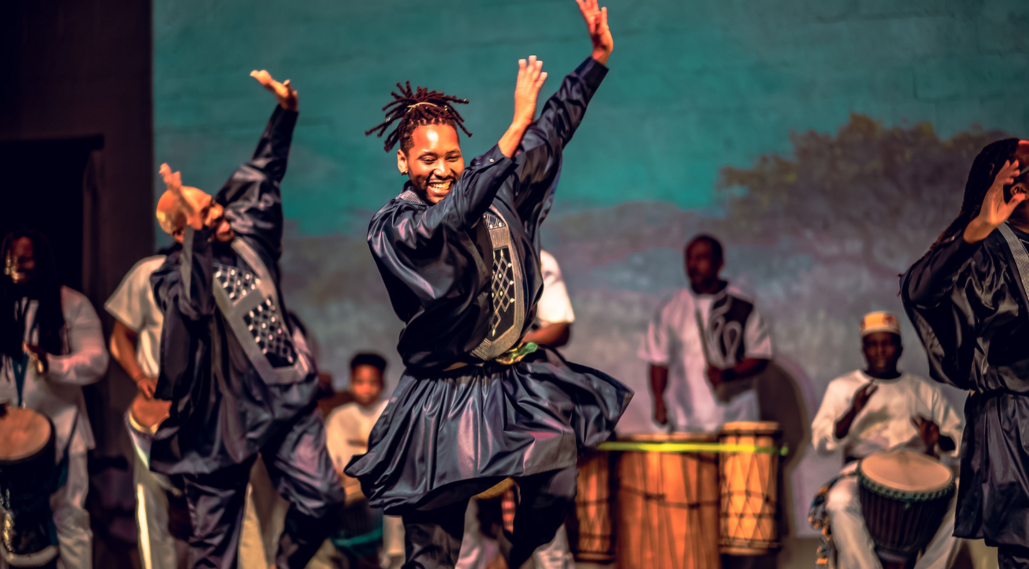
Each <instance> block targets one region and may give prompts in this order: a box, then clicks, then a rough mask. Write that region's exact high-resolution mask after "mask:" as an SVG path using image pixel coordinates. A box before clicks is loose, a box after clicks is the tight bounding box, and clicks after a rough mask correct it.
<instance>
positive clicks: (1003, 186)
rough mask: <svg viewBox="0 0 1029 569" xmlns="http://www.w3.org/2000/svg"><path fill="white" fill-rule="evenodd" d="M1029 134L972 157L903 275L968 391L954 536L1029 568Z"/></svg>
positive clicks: (916, 316) (915, 309) (938, 348)
mask: <svg viewBox="0 0 1029 569" xmlns="http://www.w3.org/2000/svg"><path fill="white" fill-rule="evenodd" d="M1027 163H1029V141H1019V140H1018V139H1009V140H1002V141H999V142H994V143H993V144H990V145H989V146H987V147H986V148H984V149H983V150H982V152H981V153H980V154H979V156H978V157H977V158H976V159H975V163H974V164H973V165H972V171H971V173H970V174H969V176H968V182H967V184H966V186H965V197H964V201H963V203H962V206H961V213H960V215H959V216H958V218H957V219H956V220H954V222H953V223H952V224H951V226H950V227H949V228H948V229H947V230H946V231H945V232H944V233H943V234H942V235H941V236H940V239H939V240H937V242H936V243H935V244H934V245H933V246H932V248H930V249H929V252H928V253H926V255H925V256H924V257H922V258H921V259H920V260H919V261H918V262H917V263H915V264H914V266H912V267H911V268H910V269H909V270H908V272H907V273H906V274H905V275H904V276H903V278H902V280H901V296H902V298H903V301H904V307H905V309H906V310H907V313H908V316H909V317H910V318H911V320H912V322H914V324H915V329H916V330H917V331H918V334H919V336H920V337H921V339H922V343H923V344H924V345H925V349H926V352H928V354H929V365H930V371H931V373H932V377H933V378H934V379H936V380H937V381H941V382H944V383H949V384H951V385H953V386H955V387H958V388H961V389H965V390H968V391H969V392H970V395H969V396H968V400H967V402H966V403H965V416H966V422H965V431H964V442H963V447H964V448H963V449H962V452H961V454H962V461H961V484H960V485H959V489H958V503H957V513H956V522H955V524H954V535H956V536H958V537H965V538H970V539H984V538H985V540H986V543H987V544H988V545H991V546H996V547H999V550H998V557H999V562H1000V567H1002V568H1004V569H1008V568H1013V567H1023V568H1024V567H1029V434H1027V431H1026V425H1029V299H1027V297H1026V291H1027V290H1029V254H1027V248H1029V204H1027V203H1023V202H1024V200H1025V198H1026V193H1027V192H1029V181H1027V177H1029V171H1027V172H1026V174H1021V172H1020V170H1019V167H1020V165H1023V166H1024V165H1026V164H1027Z"/></svg>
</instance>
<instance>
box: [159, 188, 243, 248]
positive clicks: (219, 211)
mask: <svg viewBox="0 0 1029 569" xmlns="http://www.w3.org/2000/svg"><path fill="white" fill-rule="evenodd" d="M166 196H167V197H166ZM182 197H183V199H185V200H186V201H187V202H189V205H190V207H192V208H193V209H194V210H195V211H198V212H200V218H201V219H203V220H204V226H205V227H208V228H210V229H213V230H214V235H212V236H211V239H212V240H214V241H221V242H223V243H224V242H229V241H232V238H233V237H235V236H236V234H235V232H234V231H233V230H232V227H231V226H230V225H229V221H228V220H227V219H226V218H225V208H224V207H223V206H222V205H221V204H219V203H218V202H216V201H214V199H213V198H212V197H211V195H210V194H208V193H207V192H205V191H203V190H201V189H199V188H192V187H189V186H183V187H182ZM166 201H167V203H165V202H166ZM161 202H162V203H161V204H160V205H159V206H158V207H164V208H165V209H169V210H174V208H175V205H174V204H175V203H176V202H177V200H176V198H174V197H173V196H171V195H170V192H165V195H164V196H161ZM176 216H177V219H176V220H175V221H174V223H173V225H174V226H175V229H174V230H173V231H172V234H171V235H172V237H174V238H175V240H176V241H178V242H179V243H182V240H183V238H184V237H185V230H186V225H185V223H186V220H185V218H184V217H183V216H181V215H179V214H176Z"/></svg>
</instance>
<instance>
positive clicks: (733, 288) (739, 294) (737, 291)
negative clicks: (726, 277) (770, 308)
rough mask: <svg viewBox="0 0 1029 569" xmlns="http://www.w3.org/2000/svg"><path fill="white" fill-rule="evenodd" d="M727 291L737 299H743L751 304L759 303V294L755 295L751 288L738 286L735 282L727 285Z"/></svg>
mask: <svg viewBox="0 0 1029 569" xmlns="http://www.w3.org/2000/svg"><path fill="white" fill-rule="evenodd" d="M725 293H726V294H728V295H729V296H731V297H733V298H734V299H736V300H742V301H743V302H746V303H749V304H751V305H756V304H757V295H755V294H754V293H753V292H752V291H751V290H749V289H746V288H743V287H740V286H737V285H735V284H733V283H729V284H728V285H726V287H725Z"/></svg>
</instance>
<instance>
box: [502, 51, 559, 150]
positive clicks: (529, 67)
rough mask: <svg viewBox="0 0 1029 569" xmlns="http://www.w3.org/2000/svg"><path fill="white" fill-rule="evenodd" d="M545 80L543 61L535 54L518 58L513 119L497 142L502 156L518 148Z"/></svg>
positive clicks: (534, 112)
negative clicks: (525, 57)
mask: <svg viewBox="0 0 1029 569" xmlns="http://www.w3.org/2000/svg"><path fill="white" fill-rule="evenodd" d="M546 80H547V73H546V72H545V71H543V62H542V61H538V60H537V59H536V56H535V55H530V56H529V59H528V61H526V60H524V59H519V60H518V82H517V83H516V84H515V97H514V99H515V112H514V119H512V121H511V126H510V127H509V128H508V129H507V132H505V133H504V136H503V137H501V139H500V142H499V143H498V146H500V151H501V152H503V153H504V156H507V157H511V156H514V153H515V151H516V150H518V145H519V144H520V143H521V142H522V136H523V135H524V134H525V129H527V128H529V125H530V124H532V120H533V119H534V118H535V117H536V97H537V96H538V95H539V92H540V88H541V87H543V82H544V81H546Z"/></svg>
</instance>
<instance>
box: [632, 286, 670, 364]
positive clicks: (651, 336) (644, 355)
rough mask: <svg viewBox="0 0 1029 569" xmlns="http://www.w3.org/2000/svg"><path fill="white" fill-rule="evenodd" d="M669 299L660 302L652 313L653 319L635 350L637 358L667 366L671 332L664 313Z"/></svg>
mask: <svg viewBox="0 0 1029 569" xmlns="http://www.w3.org/2000/svg"><path fill="white" fill-rule="evenodd" d="M670 302H671V301H668V302H665V303H662V304H661V306H659V307H658V309H657V313H656V314H654V318H653V320H651V321H650V324H649V325H648V326H647V333H646V335H644V336H643V341H642V342H641V343H640V349H639V351H638V352H637V355H638V356H639V358H640V359H641V360H643V361H645V362H647V363H649V364H653V365H659V366H667V365H668V364H669V363H670V362H671V360H672V354H671V338H670V336H671V334H672V331H671V330H670V329H669V327H668V323H667V322H666V321H665V320H666V315H665V313H666V312H667V310H668V305H669V303H670Z"/></svg>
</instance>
